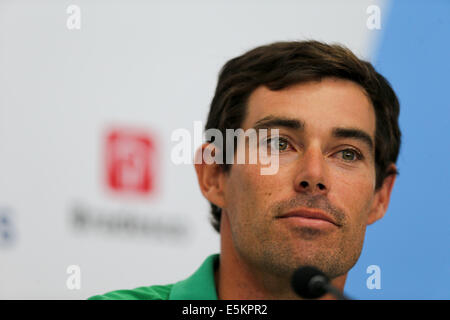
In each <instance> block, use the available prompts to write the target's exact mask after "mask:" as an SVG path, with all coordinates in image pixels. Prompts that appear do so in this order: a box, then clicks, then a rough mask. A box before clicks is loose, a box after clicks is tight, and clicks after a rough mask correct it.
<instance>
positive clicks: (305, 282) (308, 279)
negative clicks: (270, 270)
mask: <svg viewBox="0 0 450 320" xmlns="http://www.w3.org/2000/svg"><path fill="white" fill-rule="evenodd" d="M328 281H329V280H328V277H327V276H326V275H325V274H324V273H323V272H322V271H320V270H319V269H317V268H315V267H311V266H304V267H300V268H298V269H297V270H295V272H294V274H293V275H292V279H291V285H292V289H294V292H295V293H297V294H298V295H299V296H300V297H302V298H305V299H316V298H319V297H321V296H323V295H324V294H325V293H326V292H327V290H326V289H325V286H324V285H325V284H327V283H328Z"/></svg>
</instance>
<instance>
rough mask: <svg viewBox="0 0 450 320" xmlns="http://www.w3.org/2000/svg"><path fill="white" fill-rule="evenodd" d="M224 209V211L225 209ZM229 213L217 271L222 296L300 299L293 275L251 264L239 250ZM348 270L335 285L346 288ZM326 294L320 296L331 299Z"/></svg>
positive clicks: (228, 297)
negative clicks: (268, 270) (291, 276)
mask: <svg viewBox="0 0 450 320" xmlns="http://www.w3.org/2000/svg"><path fill="white" fill-rule="evenodd" d="M222 213H223V212H222ZM229 227H230V226H229V221H228V218H227V215H226V214H222V221H221V230H220V234H221V239H220V246H221V250H220V260H219V261H220V262H219V267H218V269H217V270H216V272H215V282H216V288H217V295H218V298H219V299H220V300H275V299H282V300H294V299H300V298H299V297H298V296H297V295H296V294H295V293H294V292H293V291H292V289H291V286H290V277H289V275H287V276H286V277H280V276H277V275H274V274H270V273H267V272H265V271H263V270H260V269H259V268H258V267H257V266H251V265H249V264H248V263H247V262H246V261H245V260H244V259H242V257H241V256H240V255H239V253H238V252H237V251H236V249H235V247H234V244H233V241H232V238H231V232H230V228H229ZM346 278H347V274H345V275H343V276H340V277H338V278H335V279H333V280H332V281H331V283H332V285H333V286H335V287H336V288H337V289H339V290H341V291H342V290H343V289H344V285H345V280H346ZM331 299H334V297H333V296H332V295H330V294H326V295H324V296H323V297H321V298H320V300H331Z"/></svg>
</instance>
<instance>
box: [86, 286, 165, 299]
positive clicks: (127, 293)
mask: <svg viewBox="0 0 450 320" xmlns="http://www.w3.org/2000/svg"><path fill="white" fill-rule="evenodd" d="M172 286H173V284H168V285H155V286H150V287H139V288H135V289H131V290H116V291H111V292H107V293H105V294H101V295H95V296H92V297H89V298H88V300H168V299H169V295H170V291H171V290H172Z"/></svg>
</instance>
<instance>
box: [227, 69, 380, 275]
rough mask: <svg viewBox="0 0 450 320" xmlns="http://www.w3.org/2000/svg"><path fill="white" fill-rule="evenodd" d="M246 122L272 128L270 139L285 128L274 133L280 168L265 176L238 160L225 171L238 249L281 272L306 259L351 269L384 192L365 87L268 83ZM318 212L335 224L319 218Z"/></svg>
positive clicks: (329, 268) (327, 268) (254, 97)
mask: <svg viewBox="0 0 450 320" xmlns="http://www.w3.org/2000/svg"><path fill="white" fill-rule="evenodd" d="M280 120H281V121H280ZM286 120H288V121H286ZM241 127H242V128H243V129H244V130H247V129H249V128H268V129H269V130H268V136H269V138H270V128H276V129H279V139H274V140H272V141H271V144H272V146H275V147H277V148H278V150H279V169H278V172H277V173H276V174H273V175H261V166H262V165H261V164H233V165H232V167H231V170H230V171H229V172H228V173H227V174H226V175H225V180H224V181H225V182H224V202H225V205H224V207H223V211H222V215H227V218H228V220H229V223H230V230H231V237H232V242H233V244H234V247H235V249H236V251H237V253H238V254H239V255H240V257H241V258H242V259H244V260H245V261H246V262H247V263H249V264H250V265H252V266H253V267H255V268H259V269H260V270H261V271H265V272H272V273H275V274H278V275H281V276H283V275H286V274H287V273H291V272H293V271H294V270H295V269H296V268H297V267H298V266H300V265H314V266H316V267H318V268H320V269H321V270H323V271H324V272H325V273H327V274H328V275H329V276H330V277H331V278H334V277H337V276H340V275H343V274H345V273H347V272H348V270H349V269H351V267H352V266H353V265H354V264H355V263H356V261H357V260H358V258H359V255H360V253H361V249H362V245H363V240H364V234H365V229H366V226H367V224H368V223H371V222H373V217H371V212H372V207H373V202H374V197H375V194H376V193H375V162H374V146H373V144H372V145H370V140H371V141H372V143H373V142H374V141H375V113H374V110H373V107H372V105H371V103H370V100H369V99H368V97H367V96H366V95H365V93H364V91H363V89H362V88H361V87H360V86H359V85H357V84H355V83H353V82H351V81H347V80H340V79H332V78H326V79H323V80H322V81H320V82H308V83H303V84H298V85H295V86H292V87H289V88H286V89H283V90H280V91H271V90H269V89H267V88H265V87H259V88H257V89H256V90H255V91H254V92H253V93H252V94H251V96H250V98H249V101H248V105H247V114H246V117H245V119H244V122H243V124H242V126H241ZM367 138H369V139H367ZM305 208H306V211H305V210H304V209H305ZM308 210H309V211H308ZM318 211H320V212H321V213H324V214H325V215H326V216H327V217H328V218H329V219H330V220H331V221H333V222H327V221H325V220H321V219H314V218H317V212H318ZM305 216H310V217H309V218H308V217H305ZM223 219H224V217H222V220H223Z"/></svg>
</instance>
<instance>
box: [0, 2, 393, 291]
mask: <svg viewBox="0 0 450 320" xmlns="http://www.w3.org/2000/svg"><path fill="white" fill-rule="evenodd" d="M372 4H376V5H378V6H379V7H380V9H381V18H382V20H381V22H382V23H383V19H384V17H385V15H386V14H387V10H388V8H387V5H386V3H385V1H370V0H364V1H361V0H354V1H345V4H344V2H343V1H331V0H330V1H312V0H311V1H261V0H258V1H256V0H255V1H242V0H239V1H206V0H205V1H181V0H180V1H131V0H128V1H125V0H124V1H92V0H90V1H56V0H55V1H36V0H30V1H24V0H14V1H0V218H1V219H3V220H2V221H3V222H2V221H0V223H2V224H1V226H0V231H1V232H3V234H2V240H1V241H0V298H2V299H16V298H19V299H85V298H87V297H89V296H91V295H94V294H99V293H104V292H107V291H110V290H115V289H131V288H135V287H138V286H144V285H152V284H166V283H171V282H175V281H178V280H181V279H183V278H185V277H187V276H189V275H190V274H191V273H192V272H193V271H194V270H195V269H196V268H197V267H198V266H199V265H200V264H201V262H202V261H203V259H204V258H205V257H206V256H207V255H209V254H211V253H214V252H218V251H219V236H218V235H217V234H216V232H215V231H214V230H213V229H212V227H211V226H210V225H209V206H208V203H207V201H206V200H205V199H204V198H203V197H202V195H201V193H200V191H199V188H198V185H197V181H196V177H195V171H194V169H193V166H192V165H179V166H177V165H175V164H173V163H172V162H171V160H170V152H171V148H172V147H173V146H174V145H175V144H176V143H174V142H172V141H171V139H170V137H171V133H172V132H173V131H174V130H175V129H178V128H186V129H188V130H189V131H191V132H193V123H194V121H202V122H203V123H204V122H205V120H206V116H207V112H208V109H209V103H210V101H211V98H212V96H213V94H214V89H215V86H216V80H217V74H218V72H219V70H220V68H221V67H222V65H223V64H224V63H225V62H226V61H228V60H229V59H231V58H233V57H235V56H237V55H240V54H242V53H244V52H245V51H247V50H249V49H251V48H253V47H256V46H258V45H263V44H267V43H270V42H273V41H281V40H301V39H316V40H322V41H327V42H339V43H342V44H345V45H347V46H348V47H349V48H350V49H352V50H353V51H354V52H355V53H356V54H357V55H359V56H360V57H362V58H364V59H368V60H371V57H372V56H371V52H372V51H373V49H374V47H375V46H376V44H377V41H378V37H379V35H380V34H379V31H377V30H369V29H368V28H367V26H366V21H367V19H368V16H369V15H368V13H367V12H366V10H367V8H368V7H369V6H370V5H372ZM70 5H76V6H77V8H79V10H80V22H81V24H80V29H69V28H68V27H67V20H68V19H69V18H70V17H71V13H67V8H68V7H69V6H70ZM130 130H131V132H132V133H131V135H133V134H134V133H133V132H138V133H137V134H138V135H141V136H144V137H147V138H148V139H150V140H151V141H152V144H153V147H152V151H151V155H150V161H151V181H152V187H151V188H150V190H148V191H145V192H143V193H135V192H133V191H126V190H125V191H124V190H119V191H114V190H112V189H111V188H110V187H109V185H108V182H107V181H108V180H107V177H108V171H107V168H108V161H107V160H106V158H105V154H106V152H107V151H108V150H109V149H108V148H109V147H108V143H107V136H108V135H109V134H111V132H119V134H122V135H125V134H127V132H130ZM122 137H123V136H122ZM109 151H110V150H109ZM137 172H140V171H137ZM116 174H117V173H116ZM131 179H132V178H131ZM137 179H139V177H138V178H137ZM130 183H131V184H132V183H133V181H132V182H130ZM70 265H77V266H79V267H80V271H81V287H80V289H75V290H71V289H69V288H68V287H67V284H66V281H67V279H68V277H69V275H68V274H67V273H66V270H67V267H68V266H70Z"/></svg>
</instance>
